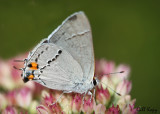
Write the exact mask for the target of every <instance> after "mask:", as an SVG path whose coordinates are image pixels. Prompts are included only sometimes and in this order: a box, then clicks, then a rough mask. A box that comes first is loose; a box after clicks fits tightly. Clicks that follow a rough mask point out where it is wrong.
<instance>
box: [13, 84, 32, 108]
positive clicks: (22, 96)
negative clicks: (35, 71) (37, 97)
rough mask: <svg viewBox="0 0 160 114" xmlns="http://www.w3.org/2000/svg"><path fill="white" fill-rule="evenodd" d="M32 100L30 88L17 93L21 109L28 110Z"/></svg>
mask: <svg viewBox="0 0 160 114" xmlns="http://www.w3.org/2000/svg"><path fill="white" fill-rule="evenodd" d="M31 100H32V93H31V90H30V88H27V87H25V88H22V89H20V90H19V91H17V95H16V101H17V104H18V105H19V106H20V107H23V108H27V107H29V105H30V103H31Z"/></svg>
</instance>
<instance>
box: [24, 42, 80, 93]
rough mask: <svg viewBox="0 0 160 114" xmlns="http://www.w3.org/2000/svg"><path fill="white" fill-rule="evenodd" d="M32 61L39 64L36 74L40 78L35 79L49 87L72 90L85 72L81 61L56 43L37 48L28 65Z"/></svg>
mask: <svg viewBox="0 0 160 114" xmlns="http://www.w3.org/2000/svg"><path fill="white" fill-rule="evenodd" d="M32 62H37V63H38V66H39V68H38V70H35V71H34V75H35V77H39V78H40V80H34V81H36V82H38V83H40V84H42V85H44V86H46V87H48V88H51V89H56V90H67V91H71V90H73V89H72V88H74V87H75V86H76V85H75V84H76V83H79V82H82V77H83V72H82V69H81V67H80V65H79V63H77V61H76V60H74V58H73V57H72V56H71V55H70V54H69V53H68V52H67V51H66V50H64V49H62V48H60V47H58V46H57V45H55V44H51V43H44V44H42V45H40V46H39V47H38V48H36V49H35V51H34V53H33V54H32V56H31V57H30V59H29V60H28V62H27V65H28V64H30V63H32ZM77 75H78V77H77Z"/></svg>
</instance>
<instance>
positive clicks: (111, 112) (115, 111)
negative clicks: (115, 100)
mask: <svg viewBox="0 0 160 114" xmlns="http://www.w3.org/2000/svg"><path fill="white" fill-rule="evenodd" d="M119 113H120V109H119V106H118V105H117V107H114V105H112V107H110V108H109V109H108V110H107V114H119Z"/></svg>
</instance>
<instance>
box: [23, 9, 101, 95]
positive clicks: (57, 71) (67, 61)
mask: <svg viewBox="0 0 160 114" xmlns="http://www.w3.org/2000/svg"><path fill="white" fill-rule="evenodd" d="M94 67H95V62H94V52H93V43H92V34H91V27H90V24H89V21H88V19H87V17H86V16H85V14H84V13H83V12H77V13H74V14H72V15H71V16H69V17H68V18H67V19H66V20H65V21H63V23H62V24H61V25H60V26H59V27H58V28H57V29H55V30H54V31H53V32H52V33H51V34H50V35H49V36H48V38H46V39H43V40H42V41H41V42H40V43H39V44H38V45H37V46H36V47H35V48H34V49H33V50H32V51H31V52H30V53H29V55H28V57H27V58H26V59H25V60H24V68H21V70H22V71H23V74H22V78H23V81H24V82H28V81H29V80H33V81H35V82H37V83H40V84H41V85H43V86H45V87H47V88H50V89H55V90H62V91H63V93H70V92H75V93H80V94H83V93H84V94H89V95H91V97H92V93H91V92H90V90H92V89H93V88H94V86H96V85H97V84H98V83H99V81H98V79H96V78H94ZM94 92H95V89H94ZM63 93H62V94H63ZM62 94H61V95H62ZM83 98H84V97H83Z"/></svg>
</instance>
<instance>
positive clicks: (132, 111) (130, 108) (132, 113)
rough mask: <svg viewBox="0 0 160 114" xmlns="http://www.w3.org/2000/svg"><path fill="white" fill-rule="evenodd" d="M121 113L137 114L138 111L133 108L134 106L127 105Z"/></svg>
mask: <svg viewBox="0 0 160 114" xmlns="http://www.w3.org/2000/svg"><path fill="white" fill-rule="evenodd" d="M123 113H127V114H137V113H138V109H137V108H134V104H129V105H127V106H126V108H125V109H124V110H123Z"/></svg>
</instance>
